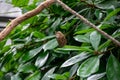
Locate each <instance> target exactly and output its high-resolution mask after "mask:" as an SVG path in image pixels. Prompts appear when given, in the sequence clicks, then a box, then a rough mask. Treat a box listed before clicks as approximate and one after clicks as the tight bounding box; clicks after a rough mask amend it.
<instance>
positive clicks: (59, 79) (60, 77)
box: [49, 74, 67, 80]
mask: <svg viewBox="0 0 120 80" xmlns="http://www.w3.org/2000/svg"><path fill="white" fill-rule="evenodd" d="M49 77H50V78H52V79H56V80H67V78H66V77H65V76H64V75H60V74H52V75H50V76H49Z"/></svg>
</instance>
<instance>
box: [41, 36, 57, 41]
mask: <svg viewBox="0 0 120 80" xmlns="http://www.w3.org/2000/svg"><path fill="white" fill-rule="evenodd" d="M54 37H55V35H52V36H47V37H44V38H42V39H41V40H40V41H45V40H47V39H51V38H54Z"/></svg>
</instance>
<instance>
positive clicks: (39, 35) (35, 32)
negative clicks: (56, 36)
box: [33, 31, 45, 39]
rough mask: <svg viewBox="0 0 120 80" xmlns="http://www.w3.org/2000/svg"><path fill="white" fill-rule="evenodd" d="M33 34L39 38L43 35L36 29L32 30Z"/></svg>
mask: <svg viewBox="0 0 120 80" xmlns="http://www.w3.org/2000/svg"><path fill="white" fill-rule="evenodd" d="M33 35H34V36H35V37H37V38H39V39H42V38H43V37H45V35H44V34H43V33H40V32H38V31H34V32H33Z"/></svg>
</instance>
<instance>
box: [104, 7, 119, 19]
mask: <svg viewBox="0 0 120 80" xmlns="http://www.w3.org/2000/svg"><path fill="white" fill-rule="evenodd" d="M118 12H120V8H117V9H115V10H113V11H112V12H110V13H109V14H108V15H107V17H106V18H105V19H104V21H107V20H109V19H110V18H111V17H113V16H114V15H116V14H117V13H118Z"/></svg>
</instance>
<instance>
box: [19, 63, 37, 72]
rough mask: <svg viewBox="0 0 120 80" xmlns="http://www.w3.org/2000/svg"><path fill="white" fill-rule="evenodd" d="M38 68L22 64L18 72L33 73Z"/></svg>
mask: <svg viewBox="0 0 120 80" xmlns="http://www.w3.org/2000/svg"><path fill="white" fill-rule="evenodd" d="M36 69H37V68H36V67H35V66H34V65H33V64H31V63H26V64H21V65H20V66H19V67H18V69H17V70H18V71H19V72H23V73H32V72H34V71H35V70H36Z"/></svg>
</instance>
